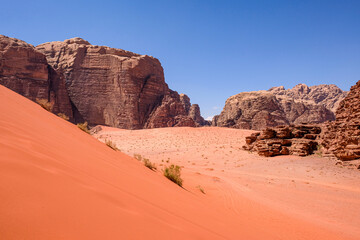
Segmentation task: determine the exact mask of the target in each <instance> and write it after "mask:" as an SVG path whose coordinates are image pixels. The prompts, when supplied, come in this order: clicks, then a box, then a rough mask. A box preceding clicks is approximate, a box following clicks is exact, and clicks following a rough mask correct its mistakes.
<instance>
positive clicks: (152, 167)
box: [143, 158, 156, 171]
mask: <svg viewBox="0 0 360 240" xmlns="http://www.w3.org/2000/svg"><path fill="white" fill-rule="evenodd" d="M143 162H144V165H145V167H147V168H149V169H151V170H153V171H155V170H156V165H155V163H152V162H150V160H149V159H147V158H144V159H143Z"/></svg>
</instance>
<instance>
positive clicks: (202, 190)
mask: <svg viewBox="0 0 360 240" xmlns="http://www.w3.org/2000/svg"><path fill="white" fill-rule="evenodd" d="M196 188H197V189H199V190H200V192H202V193H203V194H205V190H204V188H203V187H202V186H200V185H197V186H196Z"/></svg>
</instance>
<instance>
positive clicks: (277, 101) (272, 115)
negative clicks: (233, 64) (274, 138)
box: [212, 84, 346, 130]
mask: <svg viewBox="0 0 360 240" xmlns="http://www.w3.org/2000/svg"><path fill="white" fill-rule="evenodd" d="M345 95H346V92H343V91H342V90H341V89H339V88H338V87H336V86H335V85H319V86H313V87H308V86H306V85H305V84H299V85H297V86H295V87H294V88H292V89H288V90H285V88H284V87H274V88H271V89H270V90H268V91H255V92H243V93H240V94H237V95H234V96H232V97H230V98H229V99H227V100H226V103H225V107H224V109H223V111H222V112H221V114H220V115H219V116H216V117H215V118H214V119H213V122H212V125H213V126H221V127H233V128H243V129H254V130H261V129H264V128H266V127H274V126H278V125H289V124H302V123H322V122H325V121H328V120H334V119H335V115H334V113H333V112H332V109H334V108H335V107H336V106H337V105H338V103H339V102H340V101H341V100H342V99H343V98H344V96H345Z"/></svg>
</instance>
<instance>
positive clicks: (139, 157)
mask: <svg viewBox="0 0 360 240" xmlns="http://www.w3.org/2000/svg"><path fill="white" fill-rule="evenodd" d="M134 158H135V159H136V160H138V161H141V160H142V156H141V155H140V154H136V153H135V154H134Z"/></svg>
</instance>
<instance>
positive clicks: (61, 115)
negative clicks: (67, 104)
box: [57, 113, 70, 121]
mask: <svg viewBox="0 0 360 240" xmlns="http://www.w3.org/2000/svg"><path fill="white" fill-rule="evenodd" d="M57 115H58V116H59V117H61V118H62V119H64V120H66V121H69V119H70V118H69V117H68V116H66V114H64V113H58V114H57Z"/></svg>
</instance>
